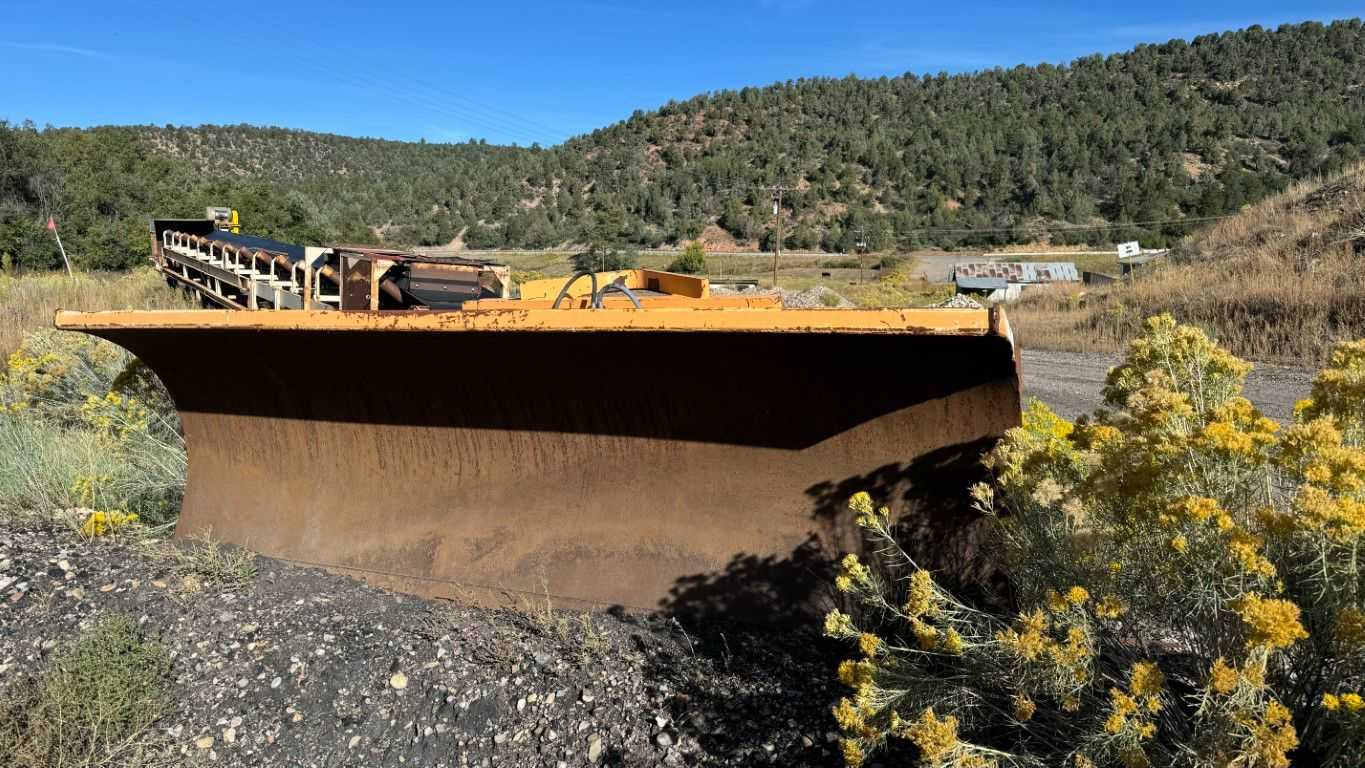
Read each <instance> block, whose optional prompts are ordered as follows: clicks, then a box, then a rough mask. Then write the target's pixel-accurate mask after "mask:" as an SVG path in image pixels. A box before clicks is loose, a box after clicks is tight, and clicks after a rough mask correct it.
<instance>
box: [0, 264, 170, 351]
mask: <svg viewBox="0 0 1365 768" xmlns="http://www.w3.org/2000/svg"><path fill="white" fill-rule="evenodd" d="M193 306H195V305H193V304H191V303H189V302H188V301H186V300H185V299H184V298H183V297H182V296H181V295H180V293H179V292H178V291H175V290H173V289H171V288H169V287H168V286H167V285H166V282H165V280H163V279H162V278H161V277H160V276H159V275H158V274H157V273H156V272H155V271H154V270H152V269H151V268H150V267H148V268H143V269H137V270H134V271H132V272H128V273H124V274H106V273H77V274H76V276H75V277H74V278H68V277H67V276H66V274H65V273H57V272H43V273H33V274H24V275H19V276H12V275H7V274H4V273H0V356H3V355H8V354H9V353H10V352H13V351H14V350H15V349H16V348H18V346H19V343H20V342H21V341H23V339H24V337H25V336H27V335H28V334H29V333H31V332H33V331H34V330H37V329H38V328H50V327H51V326H52V316H53V315H54V314H56V312H57V310H59V309H78V310H99V309H183V308H189V307H193Z"/></svg>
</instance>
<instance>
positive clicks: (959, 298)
mask: <svg viewBox="0 0 1365 768" xmlns="http://www.w3.org/2000/svg"><path fill="white" fill-rule="evenodd" d="M934 306H935V307H948V308H951V309H982V308H983V307H982V305H981V302H979V301H977V300H976V299H973V298H972V297H971V296H968V295H967V294H965V293H955V294H953V296H952V298H949V299H944V300H943V301H940V302H939V303H937V304H935V305H934Z"/></svg>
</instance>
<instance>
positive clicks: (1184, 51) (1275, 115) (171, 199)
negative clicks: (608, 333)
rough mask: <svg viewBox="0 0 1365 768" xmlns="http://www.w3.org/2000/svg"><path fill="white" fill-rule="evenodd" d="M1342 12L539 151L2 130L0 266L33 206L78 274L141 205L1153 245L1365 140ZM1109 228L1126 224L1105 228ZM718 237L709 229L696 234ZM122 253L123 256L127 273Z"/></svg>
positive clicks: (760, 104)
mask: <svg viewBox="0 0 1365 768" xmlns="http://www.w3.org/2000/svg"><path fill="white" fill-rule="evenodd" d="M1362 85H1365V29H1363V28H1362V25H1361V22H1360V21H1359V20H1353V21H1344V22H1336V23H1332V24H1330V25H1323V24H1317V23H1308V24H1301V25H1293V26H1285V27H1281V28H1279V29H1277V30H1274V31H1270V30H1265V29H1261V28H1259V27H1252V28H1249V29H1246V30H1241V31H1237V32H1229V33H1224V34H1217V35H1207V36H1204V37H1199V38H1196V39H1195V40H1194V41H1192V42H1185V41H1180V40H1177V41H1172V42H1168V43H1163V44H1160V45H1145V46H1140V47H1138V48H1137V49H1135V50H1133V51H1130V52H1128V53H1123V54H1116V55H1112V56H1098V55H1096V56H1091V57H1086V58H1082V59H1078V60H1076V61H1074V62H1072V63H1071V64H1069V65H1067V66H1052V65H1040V66H1036V67H1015V68H1013V69H994V70H989V71H984V72H978V73H974V74H966V75H952V76H949V75H937V76H930V77H919V76H915V75H905V76H902V77H895V78H879V79H858V78H853V77H849V78H844V79H811V80H798V81H794V82H786V83H779V84H775V85H770V86H767V87H762V88H745V89H743V90H739V91H723V92H718V93H713V94H705V95H701V96H697V97H696V98H693V99H690V100H688V101H686V102H681V103H670V104H668V105H666V106H664V107H662V108H660V109H658V110H656V111H652V112H637V113H635V114H634V115H632V116H631V117H630V118H629V119H627V120H624V121H622V122H619V123H616V124H614V125H611V126H609V127H606V128H603V129H601V130H598V131H595V132H593V133H591V134H588V135H586V136H581V137H578V138H574V139H571V140H569V141H568V142H566V143H564V144H563V145H560V146H557V147H553V148H540V147H534V146H533V147H530V148H519V147H497V146H490V145H487V144H484V143H474V142H471V143H466V144H454V145H451V144H426V143H408V142H394V141H381V140H374V139H357V138H347V137H341V136H332V135H326V134H316V133H307V132H301V131H292V130H286V129H281V128H256V127H249V126H204V127H199V128H175V127H165V128H158V127H150V126H148V127H107V128H94V129H85V130H76V129H46V130H41V131H40V130H35V129H33V128H32V127H29V126H15V125H3V124H0V254H3V253H10V254H14V256H15V257H16V258H20V259H22V260H23V261H25V262H27V263H30V264H33V265H43V264H50V263H51V262H52V260H53V258H54V257H55V250H54V249H53V248H52V247H51V246H50V244H49V243H48V240H47V239H46V238H45V237H44V236H43V235H44V233H43V231H42V229H41V222H42V221H44V220H45V216H46V214H47V213H48V212H55V213H57V214H58V215H59V216H60V217H62V220H63V222H64V223H65V225H66V227H67V229H66V230H65V232H69V233H70V234H69V235H68V240H69V244H70V245H71V250H72V251H73V252H75V253H77V254H79V255H80V257H81V258H82V259H83V260H84V261H86V263H89V264H92V265H116V264H118V263H120V262H121V261H123V260H126V259H127V258H128V255H129V245H130V244H131V245H136V246H139V247H143V248H145V243H144V241H145V237H144V235H143V234H142V231H143V230H142V228H141V223H140V222H141V221H142V220H143V219H144V217H146V216H147V215H148V214H152V213H156V214H164V215H169V214H181V215H183V214H192V213H196V212H198V211H199V210H201V209H202V207H203V206H204V205H206V204H210V203H222V204H232V205H236V206H237V207H239V208H241V209H242V210H243V215H244V217H245V218H246V221H247V224H248V228H249V229H251V230H252V231H254V232H260V233H263V234H273V235H277V236H281V237H288V238H291V239H296V240H305V241H325V240H332V241H338V240H344V241H362V240H376V239H383V240H384V241H386V242H391V243H399V244H421V245H433V244H444V243H448V242H451V241H453V240H456V239H457V238H458V239H459V240H460V241H461V242H463V243H465V244H466V245H467V246H469V247H503V246H507V247H520V248H542V247H552V246H560V245H565V244H575V243H586V242H590V241H601V240H610V241H619V242H620V243H623V244H625V243H628V244H631V245H635V246H639V247H651V246H657V245H661V244H666V243H676V242H678V241H679V240H683V239H687V238H692V237H695V236H697V235H699V234H701V233H702V232H703V231H704V230H706V231H707V232H708V233H710V234H715V233H717V232H718V230H717V229H715V228H714V227H719V228H721V229H723V230H724V231H725V233H728V236H729V237H733V238H734V239H735V240H736V241H737V242H738V243H740V244H741V245H746V244H747V245H748V246H750V247H753V246H755V245H757V246H762V247H765V248H766V247H769V246H770V245H771V241H772V239H773V238H772V235H773V233H772V231H771V223H772V216H771V205H772V203H771V196H770V192H769V191H767V190H766V189H765V187H767V186H770V185H774V184H778V185H783V186H785V187H787V188H788V191H787V192H786V193H785V194H784V197H783V205H784V209H785V213H786V216H787V217H788V219H787V225H786V240H785V244H786V245H788V246H789V247H795V248H812V247H820V248H824V249H826V250H831V251H841V250H846V249H848V248H850V247H851V246H852V244H853V240H854V239H855V233H856V232H858V231H860V230H861V231H863V232H864V233H865V236H866V239H867V240H868V241H869V245H870V246H871V247H872V248H874V249H876V248H889V247H899V248H912V247H916V246H924V245H940V246H956V245H964V244H976V245H988V244H998V243H1002V242H1009V241H1023V240H1037V239H1041V238H1046V239H1050V240H1052V241H1053V242H1077V241H1088V242H1113V241H1115V240H1122V239H1131V238H1140V239H1142V240H1143V241H1144V243H1145V244H1150V245H1158V244H1162V243H1165V242H1168V241H1173V240H1174V239H1176V238H1178V237H1179V236H1181V235H1183V234H1185V233H1187V232H1188V231H1189V229H1190V227H1191V222H1189V221H1185V222H1180V223H1164V222H1170V221H1171V220H1180V219H1190V218H1195V219H1198V218H1202V217H1209V216H1217V215H1221V214H1225V213H1228V212H1234V211H1237V210H1238V209H1240V208H1241V207H1242V206H1243V205H1244V204H1247V203H1250V202H1254V201H1257V200H1259V199H1261V198H1263V197H1265V196H1266V195H1268V194H1270V193H1272V192H1275V191H1278V190H1281V189H1283V188H1285V187H1286V185H1287V184H1289V183H1290V182H1291V181H1293V180H1295V179H1300V178H1305V177H1310V176H1314V175H1317V174H1322V173H1327V172H1331V171H1335V170H1338V169H1340V168H1343V167H1345V166H1346V165H1347V164H1349V163H1352V162H1354V161H1355V160H1356V159H1358V158H1360V157H1361V151H1362V147H1365V91H1363V90H1362ZM1114 224H1124V225H1125V226H1118V227H1116V226H1113V225H1114ZM708 227H711V229H708ZM134 258H135V256H134Z"/></svg>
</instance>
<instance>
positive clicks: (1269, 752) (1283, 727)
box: [1233, 700, 1299, 768]
mask: <svg viewBox="0 0 1365 768" xmlns="http://www.w3.org/2000/svg"><path fill="white" fill-rule="evenodd" d="M1291 719H1292V716H1291V714H1290V712H1289V709H1288V708H1286V707H1285V706H1284V705H1283V704H1281V703H1280V702H1278V701H1274V700H1271V701H1270V703H1268V704H1266V707H1265V710H1264V711H1263V712H1262V713H1261V717H1260V718H1259V719H1256V720H1253V721H1252V723H1251V728H1250V731H1251V740H1250V744H1249V745H1248V747H1247V749H1246V750H1245V751H1244V753H1243V755H1244V757H1245V758H1246V759H1245V760H1244V761H1242V762H1240V763H1233V764H1242V765H1255V766H1266V768H1289V766H1290V762H1289V753H1290V752H1291V751H1293V750H1294V748H1295V747H1297V746H1299V734H1298V731H1297V730H1295V728H1294V724H1293V723H1292V722H1291Z"/></svg>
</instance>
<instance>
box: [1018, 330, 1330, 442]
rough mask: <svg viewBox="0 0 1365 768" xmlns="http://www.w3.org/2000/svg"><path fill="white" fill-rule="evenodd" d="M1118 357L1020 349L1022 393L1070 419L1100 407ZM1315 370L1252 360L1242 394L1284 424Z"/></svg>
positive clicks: (1306, 391)
mask: <svg viewBox="0 0 1365 768" xmlns="http://www.w3.org/2000/svg"><path fill="white" fill-rule="evenodd" d="M1120 362H1122V357H1121V356H1120V355H1106V354H1095V353H1088V352H1052V351H1045V350H1039V349H1025V350H1023V351H1022V352H1021V353H1020V366H1021V369H1022V372H1023V380H1024V381H1023V384H1024V397H1025V398H1030V397H1036V398H1038V399H1039V400H1042V401H1043V402H1045V403H1047V404H1048V405H1049V406H1051V407H1052V409H1053V410H1055V411H1056V412H1057V413H1059V414H1061V415H1062V416H1063V417H1065V418H1068V419H1074V418H1076V417H1078V416H1080V415H1082V414H1086V413H1090V412H1091V411H1093V410H1095V409H1096V408H1098V407H1099V406H1100V404H1101V403H1102V396H1101V392H1102V390H1103V389H1104V380H1105V377H1106V376H1108V375H1109V369H1110V368H1112V367H1114V366H1115V365H1118V364H1119V363H1120ZM1315 375H1316V374H1315V372H1314V371H1311V370H1307V369H1304V368H1289V367H1284V366H1277V365H1270V364H1266V363H1257V364H1256V367H1255V368H1253V369H1252V370H1251V373H1250V374H1249V375H1248V376H1247V382H1246V389H1245V392H1244V394H1245V395H1246V397H1247V399H1248V400H1250V401H1251V402H1252V403H1255V405H1256V407H1257V408H1259V409H1261V412H1262V413H1264V414H1265V415H1266V416H1269V417H1270V418H1272V419H1275V420H1276V421H1278V422H1280V423H1281V424H1288V423H1290V422H1291V421H1292V420H1293V416H1294V403H1296V402H1298V401H1299V400H1302V399H1303V398H1305V397H1308V391H1309V390H1310V389H1311V388H1312V386H1313V377H1314V376H1315Z"/></svg>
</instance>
